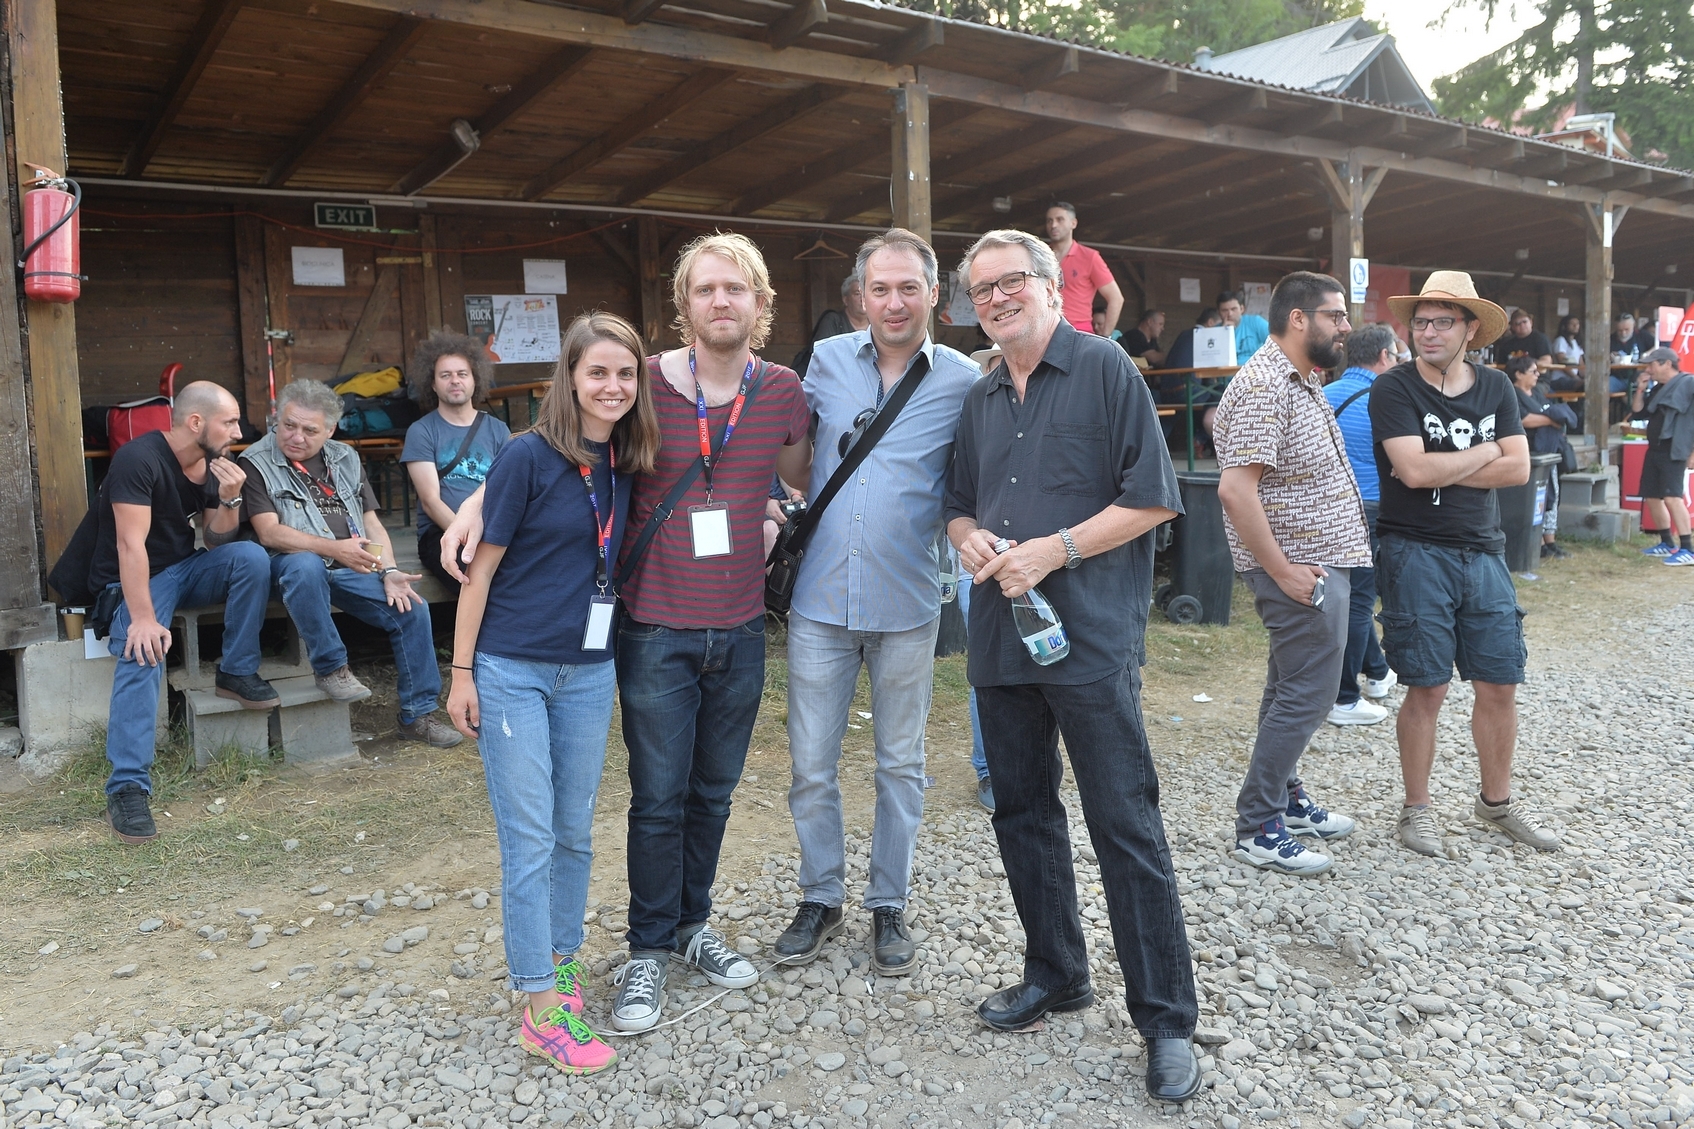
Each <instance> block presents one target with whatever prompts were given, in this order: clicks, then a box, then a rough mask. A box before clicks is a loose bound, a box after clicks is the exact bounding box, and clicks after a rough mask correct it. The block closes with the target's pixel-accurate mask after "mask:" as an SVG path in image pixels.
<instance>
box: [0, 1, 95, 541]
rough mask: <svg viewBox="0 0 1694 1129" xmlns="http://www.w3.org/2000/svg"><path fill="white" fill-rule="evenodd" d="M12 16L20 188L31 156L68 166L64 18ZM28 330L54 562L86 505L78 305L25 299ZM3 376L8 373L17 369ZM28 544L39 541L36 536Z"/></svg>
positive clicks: (44, 528) (39, 467)
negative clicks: (62, 77)
mask: <svg viewBox="0 0 1694 1129" xmlns="http://www.w3.org/2000/svg"><path fill="white" fill-rule="evenodd" d="M6 15H7V21H6V29H7V31H8V33H9V34H10V36H11V55H12V60H11V61H12V130H13V135H12V137H11V138H9V139H8V140H9V141H11V142H12V143H13V144H11V145H8V146H7V150H8V151H9V152H11V153H12V154H14V155H15V157H16V160H17V162H18V163H17V166H16V180H15V183H17V184H18V185H20V186H21V185H23V184H24V182H26V181H28V180H30V179H31V178H33V177H34V176H35V166H34V165H32V164H31V163H30V162H32V161H39V162H41V163H42V164H44V165H46V166H47V167H48V168H51V169H52V170H53V171H54V172H55V173H63V172H64V171H65V164H66V158H65V115H64V105H63V103H62V102H61V101H60V96H59V20H58V12H57V10H56V8H55V5H54V0H11V2H10V3H8V4H7V5H6ZM18 250H19V251H21V250H22V247H21V246H20V247H19V248H18ZM14 253H15V252H14ZM8 269H10V268H8ZM22 328H23V331H24V332H25V333H27V334H28V336H29V384H30V396H29V404H30V430H31V431H32V432H33V433H34V439H35V461H36V483H37V484H38V486H39V489H40V499H41V535H42V540H43V542H44V549H45V556H46V560H47V561H48V562H53V561H56V560H58V559H59V554H60V553H61V552H62V551H63V550H64V548H65V545H66V544H68V543H69V541H70V539H71V534H72V533H74V532H76V527H77V523H78V522H80V521H81V520H82V515H83V513H84V512H85V511H86V510H87V509H88V488H87V485H86V482H87V479H86V477H85V471H84V469H83V461H82V385H81V378H80V376H79V373H78V369H77V351H76V307H75V306H74V305H72V304H71V303H68V302H37V301H33V300H26V301H25V302H24V319H23V327H22ZM12 371H17V370H12ZM5 375H6V377H8V378H10V376H11V373H10V372H8V373H6V374H5ZM25 465H26V466H27V465H28V462H27V460H26V461H25ZM29 543H30V544H33V543H34V537H33V535H32V536H31V538H30V542H29Z"/></svg>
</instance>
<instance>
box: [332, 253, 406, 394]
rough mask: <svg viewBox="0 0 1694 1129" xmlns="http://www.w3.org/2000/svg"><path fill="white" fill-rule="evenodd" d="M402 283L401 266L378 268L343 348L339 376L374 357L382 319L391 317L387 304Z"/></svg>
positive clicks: (390, 265)
mask: <svg viewBox="0 0 1694 1129" xmlns="http://www.w3.org/2000/svg"><path fill="white" fill-rule="evenodd" d="M399 285H400V268H399V267H396V266H395V265H393V264H392V263H389V264H386V265H384V266H380V267H378V268H377V269H376V282H375V283H374V284H373V285H372V286H371V293H370V297H368V298H366V299H365V308H364V310H362V311H361V312H360V314H359V321H358V323H357V324H356V325H354V326H353V334H352V336H350V337H349V338H347V348H346V349H344V350H342V353H341V363H340V364H339V365H338V366H336V369H335V371H336V373H337V375H340V374H343V373H349V372H357V371H359V369H358V366H360V365H362V364H364V363H365V362H366V361H368V360H370V359H371V356H370V353H371V343H372V342H373V341H375V340H376V335H377V332H378V331H379V330H380V329H381V328H382V319H383V318H385V317H387V316H388V307H389V306H391V305H393V303H394V292H395V290H396V289H398V288H399Z"/></svg>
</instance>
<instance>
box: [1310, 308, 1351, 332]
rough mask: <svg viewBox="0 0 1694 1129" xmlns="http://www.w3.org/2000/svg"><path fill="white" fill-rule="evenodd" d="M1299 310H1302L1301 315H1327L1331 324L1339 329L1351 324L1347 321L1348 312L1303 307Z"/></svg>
mask: <svg viewBox="0 0 1694 1129" xmlns="http://www.w3.org/2000/svg"><path fill="white" fill-rule="evenodd" d="M1299 309H1300V312H1301V313H1306V314H1325V315H1327V316H1328V317H1329V322H1330V324H1331V325H1333V326H1335V327H1336V328H1338V329H1339V328H1340V327H1341V326H1344V325H1349V324H1351V323H1350V322H1349V321H1348V320H1347V311H1346V310H1323V309H1307V308H1306V307H1305V306H1301V307H1299Z"/></svg>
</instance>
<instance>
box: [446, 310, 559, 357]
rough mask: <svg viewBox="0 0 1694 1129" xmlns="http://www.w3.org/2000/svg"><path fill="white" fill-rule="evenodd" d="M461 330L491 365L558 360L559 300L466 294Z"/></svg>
mask: <svg viewBox="0 0 1694 1129" xmlns="http://www.w3.org/2000/svg"><path fill="white" fill-rule="evenodd" d="M465 328H466V330H467V331H468V332H469V334H470V335H471V336H472V337H474V338H475V339H476V340H478V341H480V342H482V343H483V345H484V346H485V347H486V348H487V349H488V355H489V357H490V358H491V359H492V360H493V361H494V363H495V364H506V365H516V364H536V363H550V362H553V361H557V360H558V359H559V300H558V299H557V298H556V297H554V296H553V295H551V294H467V295H465Z"/></svg>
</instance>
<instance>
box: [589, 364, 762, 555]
mask: <svg viewBox="0 0 1694 1129" xmlns="http://www.w3.org/2000/svg"><path fill="white" fill-rule="evenodd" d="M769 367H770V366H769V365H767V364H766V363H765V361H764V359H763V358H762V357H761V358H760V360H759V371H758V373H757V375H755V376H754V378H753V383H752V384H751V385H749V386H748V388H747V399H746V400H744V401H742V404H741V410H742V412H743V413H745V412H746V411H747V410H748V409H749V408H751V407H752V406H753V398H754V397H755V396H757V395H758V394H759V390H760V389H761V388H763V387H764V386H765V372H766V370H767V369H768V368H769ZM726 422H727V421H726ZM702 469H704V468H703V465H702V464H701V462H700V457H699V456H698V455H696V456H695V457H694V458H692V459H690V460H688V469H687V470H685V471H683V472H682V477H681V478H678V479H677V480H676V485H674V486H672V487H671V488H670V492H669V493H667V494H666V495H665V497H664V500H663V501H661V502H660V503H659V504H658V505H657V506H654V507H653V512H652V513H651V514H649V515H648V516H647V524H646V525H644V526H642V527H641V536H639V537H637V538H636V539H635V544H634V545H632V546H631V547H630V550H629V556H628V557H626V558H625V559H624V565H623V568H621V569H619V570H618V587H620V588H621V587H623V585H625V584H627V583H628V582H629V578H630V577H632V576H634V575H635V571H636V569H638V568H640V567H641V558H643V557H645V556H646V555H647V550H648V549H650V548H652V546H653V538H654V537H657V536H658V534H659V527H660V526H661V525H664V524H665V522H667V521H669V520H670V517H671V514H672V513H674V512H675V511H676V504H677V503H678V502H680V501H682V496H683V495H684V494H686V493H688V488H689V487H690V486H693V485H694V480H695V479H696V478H699V477H700V471H701V470H702Z"/></svg>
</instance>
